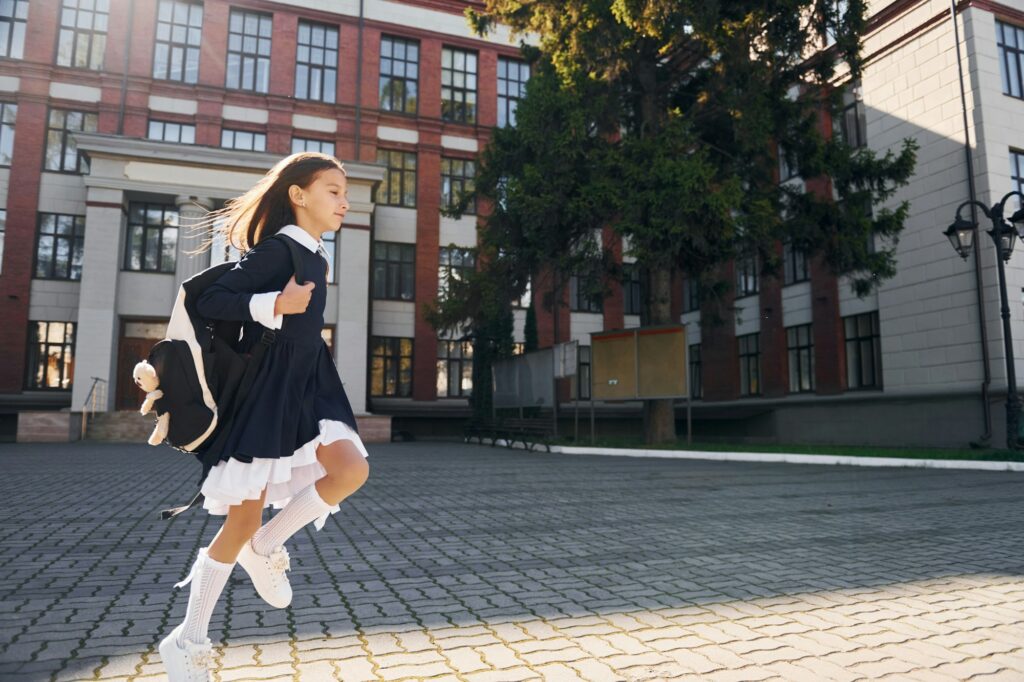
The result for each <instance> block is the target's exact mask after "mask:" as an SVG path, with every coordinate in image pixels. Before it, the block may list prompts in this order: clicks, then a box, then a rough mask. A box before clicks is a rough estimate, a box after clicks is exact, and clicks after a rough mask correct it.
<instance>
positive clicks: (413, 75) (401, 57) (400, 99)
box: [379, 36, 420, 114]
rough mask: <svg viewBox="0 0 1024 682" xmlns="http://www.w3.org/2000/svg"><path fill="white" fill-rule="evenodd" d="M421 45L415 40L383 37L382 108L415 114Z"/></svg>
mask: <svg viewBox="0 0 1024 682" xmlns="http://www.w3.org/2000/svg"><path fill="white" fill-rule="evenodd" d="M419 68H420V44H419V43H418V42H416V41H415V40H405V39H403V38H392V37H390V36H381V39H380V88H379V91H380V108H381V109H383V110H385V111H397V112H400V113H403V114H415V113H416V106H417V101H418V98H417V96H416V89H417V87H418V86H417V83H418V82H419V81H418V79H419Z"/></svg>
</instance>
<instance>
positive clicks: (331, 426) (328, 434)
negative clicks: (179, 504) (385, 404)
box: [202, 419, 370, 530]
mask: <svg viewBox="0 0 1024 682" xmlns="http://www.w3.org/2000/svg"><path fill="white" fill-rule="evenodd" d="M319 425H320V434H319V435H318V436H317V437H316V438H314V439H313V440H311V441H309V442H308V443H306V444H305V445H303V446H302V447H300V448H298V449H297V450H296V451H295V454H293V455H292V456H291V457H281V458H280V459H259V458H256V459H253V461H251V462H242V461H240V460H237V459H229V460H227V461H226V462H218V463H217V466H215V467H213V468H212V469H210V473H209V474H207V476H206V480H205V481H203V487H202V492H203V497H204V499H203V508H204V509H206V510H207V511H208V512H209V513H211V514H215V515H218V516H224V515H226V514H227V513H228V507H230V506H231V505H235V504H241V503H242V502H243V501H245V500H254V499H256V500H258V499H259V497H260V494H261V493H262V492H263V489H264V488H266V489H267V499H266V500H265V502H264V504H263V506H264V507H268V506H273V507H274V508H275V509H283V508H284V506H285V505H286V504H288V502H289V501H290V500H291V499H292V496H293V495H295V494H296V493H297V492H299V491H300V490H302V489H303V488H306V487H308V486H309V485H311V484H313V483H315V482H316V481H318V480H320V479H321V478H323V477H324V476H326V475H327V470H326V469H324V466H323V464H321V463H320V460H318V459H317V458H316V449H317V448H318V447H320V446H321V445H326V444H327V443H333V442H334V441H336V440H342V439H348V440H350V441H352V442H353V443H355V445H356V447H357V448H358V449H359V452H360V453H362V455H363V457H369V456H370V455H369V453H367V452H366V447H365V446H364V445H363V441H362V439H361V438H359V434H358V433H356V432H355V431H354V430H352V427H350V426H349V425H348V424H346V423H345V422H341V421H336V420H334V419H321V420H320V422H319ZM339 510H340V505H337V504H336V505H334V506H333V507H332V508H331V509H330V510H328V511H327V512H326V513H324V515H323V516H321V517H320V518H318V519H317V520H316V521H315V522H314V526H315V527H316V529H317V530H320V529H321V528H323V527H324V524H325V523H326V522H327V516H328V515H329V514H336V513H337V512H338V511H339Z"/></svg>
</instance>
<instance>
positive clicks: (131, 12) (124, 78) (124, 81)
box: [117, 2, 135, 135]
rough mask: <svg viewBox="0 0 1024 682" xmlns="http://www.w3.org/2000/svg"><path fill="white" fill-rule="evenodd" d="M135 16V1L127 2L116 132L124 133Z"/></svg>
mask: <svg viewBox="0 0 1024 682" xmlns="http://www.w3.org/2000/svg"><path fill="white" fill-rule="evenodd" d="M134 17H135V3H134V2H129V3H128V35H127V39H126V41H125V42H126V43H127V44H126V45H125V49H124V64H123V65H122V69H121V104H120V105H119V106H118V109H117V134H118V135H124V107H125V101H126V99H127V97H128V65H129V64H130V63H131V58H132V24H133V23H134V22H133V19H134Z"/></svg>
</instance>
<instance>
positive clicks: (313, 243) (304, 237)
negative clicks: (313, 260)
mask: <svg viewBox="0 0 1024 682" xmlns="http://www.w3.org/2000/svg"><path fill="white" fill-rule="evenodd" d="M278 234H284V235H287V236H289V237H291V238H292V239H294V240H295V241H297V242H298V243H300V244H302V245H303V246H305V247H306V248H307V249H309V250H310V251H312V252H313V253H316V252H317V251H318V250H320V249H322V248H323V245H324V243H323V240H322V239H321V240H317V239H314V238H313V235H311V234H310V233H309V232H306V231H305V230H303V229H302V228H301V227H299V226H298V225H285V226H284V227H282V228H281V229H280V230H278Z"/></svg>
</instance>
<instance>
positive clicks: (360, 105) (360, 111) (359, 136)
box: [355, 0, 363, 161]
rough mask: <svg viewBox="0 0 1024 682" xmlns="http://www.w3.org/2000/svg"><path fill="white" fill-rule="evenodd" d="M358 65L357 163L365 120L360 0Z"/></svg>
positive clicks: (360, 7)
mask: <svg viewBox="0 0 1024 682" xmlns="http://www.w3.org/2000/svg"><path fill="white" fill-rule="evenodd" d="M357 45H358V47H357V48H356V49H357V57H356V64H357V65H358V68H357V69H356V158H355V160H356V161H359V160H361V159H362V155H361V151H362V119H363V0H359V40H358V43H357Z"/></svg>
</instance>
